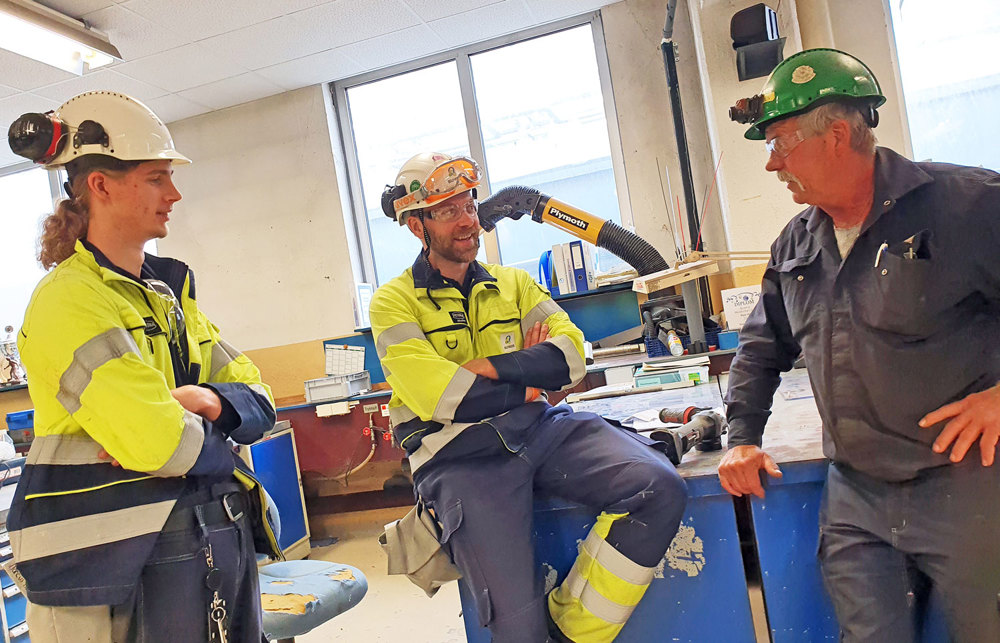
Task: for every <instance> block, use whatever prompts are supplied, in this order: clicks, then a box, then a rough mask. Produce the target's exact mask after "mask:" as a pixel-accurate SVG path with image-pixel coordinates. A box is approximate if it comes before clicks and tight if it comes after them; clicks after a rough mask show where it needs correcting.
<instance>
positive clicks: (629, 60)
mask: <svg viewBox="0 0 1000 643" xmlns="http://www.w3.org/2000/svg"><path fill="white" fill-rule="evenodd" d="M683 2H684V0H681V6H680V7H678V10H677V13H676V14H675V23H674V33H673V38H674V41H675V42H676V43H677V45H678V54H679V60H678V62H677V68H678V79H679V86H680V94H681V104H682V107H683V108H684V118H685V121H686V123H685V125H686V132H687V137H688V149H689V152H690V155H691V165H692V174H693V177H694V185H695V200H696V203H697V204H698V213H699V215H701V214H702V213H703V211H704V207H705V203H704V202H705V198H704V197H705V190H706V189H707V188H708V186H709V185H710V184H711V182H712V172H713V170H714V163H715V159H714V158H713V155H712V149H711V147H710V146H709V143H708V135H707V126H706V122H705V110H704V107H703V97H702V91H701V84H700V79H699V71H698V65H697V60H696V51H695V46H694V38H693V35H692V30H691V21H690V20H689V17H688V15H687V12H686V11H685V10H684V8H683ZM601 17H602V21H603V23H604V38H605V42H606V44H607V49H608V64H609V66H610V68H611V82H612V85H613V91H614V99H615V108H616V111H617V114H618V127H619V130H620V134H621V144H622V151H623V156H624V161H625V175H626V178H627V180H628V192H629V200H630V201H631V205H632V215H633V221H634V223H635V228H636V233H637V234H638V235H639V236H641V237H643V238H644V239H646V240H647V241H648V242H649V243H651V244H652V245H653V246H654V247H656V249H657V250H659V251H660V253H661V254H662V255H663V256H664V257H665V258H666V259H667V260H668V261H672V260H673V258H674V250H673V247H674V244H673V242H672V241H671V228H673V229H674V230H677V228H678V223H677V215H676V212H675V210H676V205H675V204H676V196H677V195H679V196H680V199H681V218H682V220H683V222H684V235H685V237H686V238H687V241H688V247H690V242H691V238H690V234H689V232H688V230H687V214H686V212H687V211H686V209H685V207H686V206H685V202H684V192H683V187H682V184H681V174H680V167H679V164H678V153H677V143H676V140H675V138H674V126H673V117H672V112H671V105H670V95H669V92H668V91H667V81H666V74H665V71H664V65H663V55H662V54H661V52H660V41H661V40H662V38H663V26H664V21H665V19H666V2H664V1H663V0H625V1H624V2H619V3H616V4H613V5H611V6H608V7H604V8H603V9H601ZM664 172H666V173H667V175H669V182H668V176H667V175H664V174H663V173H664ZM661 176H663V180H662V181H661V178H660V177H661ZM661 186H662V188H661ZM668 190H669V191H670V193H671V194H668ZM718 197H719V195H718V192H717V191H716V193H715V195H714V196H713V197H711V203H710V205H709V208H708V214H707V215H706V216H705V234H704V237H703V241H705V247H706V248H709V249H713V248H714V249H722V248H724V247H725V245H724V244H725V240H724V232H723V229H722V218H721V213H720V209H719V198H718ZM668 200H669V201H670V207H669V208H668V207H667V205H666V203H665V202H666V201H668ZM676 234H677V235H678V238H679V234H680V233H679V231H678V232H676ZM720 244H721V245H720Z"/></svg>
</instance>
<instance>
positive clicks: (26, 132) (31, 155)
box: [7, 112, 69, 163]
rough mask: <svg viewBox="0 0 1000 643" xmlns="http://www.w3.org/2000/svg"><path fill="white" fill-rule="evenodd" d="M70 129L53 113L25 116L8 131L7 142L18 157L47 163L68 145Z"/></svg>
mask: <svg viewBox="0 0 1000 643" xmlns="http://www.w3.org/2000/svg"><path fill="white" fill-rule="evenodd" d="M68 134H69V127H68V126H67V125H66V123H64V122H62V121H61V120H59V118H57V117H56V116H55V115H54V114H53V112H46V113H45V114H37V113H30V114H23V115H21V116H20V117H18V118H17V119H16V120H15V121H14V122H13V123H11V124H10V128H9V129H8V130H7V142H8V143H10V149H11V151H13V152H14V154H17V155H18V156H23V157H24V158H26V159H30V160H31V161H34V162H35V163H46V162H48V161H50V160H52V159H53V158H55V157H56V155H57V154H59V152H60V151H62V148H63V147H65V145H66V137H67V136H68Z"/></svg>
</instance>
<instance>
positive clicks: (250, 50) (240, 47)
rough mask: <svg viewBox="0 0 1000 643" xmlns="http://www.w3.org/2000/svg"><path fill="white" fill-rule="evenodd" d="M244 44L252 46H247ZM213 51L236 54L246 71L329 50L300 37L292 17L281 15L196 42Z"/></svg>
mask: <svg viewBox="0 0 1000 643" xmlns="http://www.w3.org/2000/svg"><path fill="white" fill-rule="evenodd" d="M247 43H253V46H251V47H248V46H247ZM198 44H199V45H202V46H203V47H206V48H208V49H210V50H212V51H220V52H222V51H231V52H239V54H240V62H241V63H242V64H243V66H244V67H246V68H247V69H260V68H262V67H267V66H269V65H274V64H276V63H281V62H285V61H288V60H293V59H295V58H301V57H303V56H308V55H309V54H312V53H315V52H317V51H322V50H323V49H330V47H323V48H319V49H317V48H316V47H314V46H313V44H312V43H310V42H307V41H306V40H305V39H303V38H302V37H301V36H300V33H299V26H298V24H297V23H296V22H295V20H294V19H293V18H292V16H282V17H280V18H275V19H274V20H268V21H267V22H262V23H259V24H256V25H251V26H249V27H244V28H243V29H237V30H236V31H230V32H228V33H225V34H222V35H220V36H213V37H211V38H207V39H205V40H201V41H199V43H198Z"/></svg>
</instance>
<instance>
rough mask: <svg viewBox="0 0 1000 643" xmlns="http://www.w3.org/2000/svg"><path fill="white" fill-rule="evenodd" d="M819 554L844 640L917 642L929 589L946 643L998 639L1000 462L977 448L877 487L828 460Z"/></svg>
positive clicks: (854, 642)
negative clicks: (982, 459) (940, 611)
mask: <svg viewBox="0 0 1000 643" xmlns="http://www.w3.org/2000/svg"><path fill="white" fill-rule="evenodd" d="M819 555H820V563H821V566H822V570H823V578H824V581H825V583H826V586H827V590H828V591H829V593H830V596H831V598H832V599H833V604H834V608H835V610H836V612H837V620H838V621H839V623H840V627H841V632H842V640H844V641H847V642H849V643H862V642H865V643H868V642H871V643H884V642H885V641H894V642H898V643H910V642H911V641H918V640H919V632H920V628H921V625H922V622H923V619H924V618H925V616H926V614H925V611H926V610H925V608H926V605H927V601H928V597H929V595H930V592H931V591H934V592H936V593H937V595H938V597H939V599H940V600H939V601H938V602H939V603H940V604H941V605H942V606H943V608H944V612H945V617H946V620H947V623H948V629H949V631H950V635H951V639H952V640H953V641H955V642H956V643H982V642H984V641H1000V605H998V600H1000V465H994V466H992V467H983V466H982V465H981V464H980V463H979V454H978V452H977V450H976V449H974V450H973V451H971V452H970V453H969V455H967V456H966V457H965V461H964V462H962V463H960V464H957V465H948V466H944V467H938V468H935V469H931V470H929V471H925V472H924V473H923V474H921V476H920V477H918V478H916V479H914V480H911V481H907V482H884V481H880V480H876V479H873V478H871V477H870V476H866V475H864V474H861V473H858V472H857V471H853V470H851V469H848V468H846V467H842V466H839V465H836V464H834V465H832V466H831V467H830V472H829V475H828V477H827V482H826V488H825V490H824V495H823V504H822V508H821V511H820V546H819Z"/></svg>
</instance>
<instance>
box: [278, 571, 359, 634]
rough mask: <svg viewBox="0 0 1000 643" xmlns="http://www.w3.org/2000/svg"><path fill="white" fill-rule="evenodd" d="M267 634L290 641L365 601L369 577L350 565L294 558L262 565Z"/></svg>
mask: <svg viewBox="0 0 1000 643" xmlns="http://www.w3.org/2000/svg"><path fill="white" fill-rule="evenodd" d="M259 574H260V597H261V605H262V607H263V610H264V634H265V636H267V639H268V640H269V641H278V642H279V643H290V642H291V641H294V640H295V637H296V636H299V635H300V634H305V633H307V632H309V631H310V630H312V629H313V628H315V627H318V626H319V625H322V624H323V623H326V622H327V621H329V620H330V619H331V618H333V617H334V616H337V615H338V614H340V613H342V612H346V611H347V610H349V609H351V608H352V607H354V606H355V605H357V604H358V603H360V602H361V599H362V598H364V595H365V593H366V592H368V579H366V578H365V575H364V574H362V573H361V572H360V571H358V570H357V569H356V568H354V567H351V566H350V565H341V564H340V563H329V562H326V561H323V560H290V561H286V562H283V563H273V564H271V565H265V566H263V567H261V568H260V570H259Z"/></svg>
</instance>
